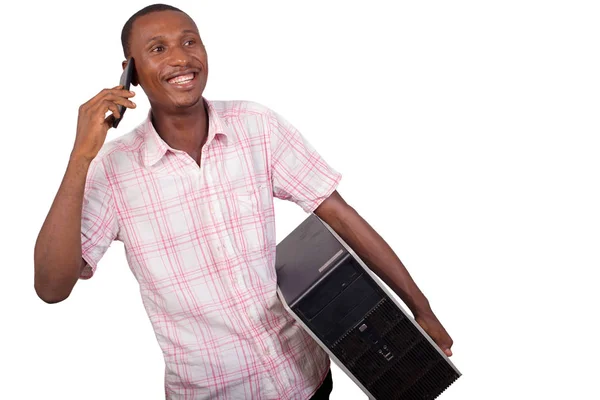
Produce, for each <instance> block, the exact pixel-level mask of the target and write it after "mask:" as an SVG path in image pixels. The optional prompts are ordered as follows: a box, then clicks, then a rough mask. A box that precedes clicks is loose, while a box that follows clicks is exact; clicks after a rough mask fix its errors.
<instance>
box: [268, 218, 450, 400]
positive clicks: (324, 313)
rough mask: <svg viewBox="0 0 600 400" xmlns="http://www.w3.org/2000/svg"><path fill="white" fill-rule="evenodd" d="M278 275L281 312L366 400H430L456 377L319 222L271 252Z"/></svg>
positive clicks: (362, 266)
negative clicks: (311, 340)
mask: <svg viewBox="0 0 600 400" xmlns="http://www.w3.org/2000/svg"><path fill="white" fill-rule="evenodd" d="M276 270H277V284H278V290H277V292H278V295H279V297H280V299H281V301H282V303H283V304H284V306H285V308H286V310H287V311H288V312H289V313H290V314H291V315H292V316H293V317H294V318H295V319H296V320H297V321H298V322H299V323H300V325H301V326H303V328H304V329H305V330H306V331H307V332H308V333H309V334H310V335H311V336H312V337H313V339H315V341H316V342H317V343H319V344H320V345H321V347H323V349H324V350H325V351H327V353H329V356H330V358H331V359H332V360H333V361H334V362H335V363H336V364H337V365H338V366H339V367H340V368H341V369H342V370H343V371H344V372H346V374H348V376H349V377H350V378H351V379H352V380H353V381H354V382H355V383H356V384H357V385H358V386H359V387H360V388H361V389H362V390H363V391H364V392H365V394H366V395H367V396H368V397H369V398H371V399H381V400H394V399H401V400H413V399H419V400H428V399H434V398H436V397H438V396H439V395H440V394H441V393H442V392H443V391H444V390H446V388H448V387H449V386H450V385H451V384H452V383H453V382H454V381H455V380H456V379H458V377H459V376H460V375H461V373H460V372H459V371H458V369H457V368H456V367H455V366H454V364H453V363H452V362H451V361H450V360H449V359H448V357H447V356H446V355H445V354H444V353H443V351H442V350H441V349H440V348H439V347H438V346H437V345H436V344H435V342H434V341H433V340H432V339H431V338H430V337H429V335H427V333H426V332H425V331H424V330H423V329H422V328H421V326H420V325H419V324H418V323H416V321H415V320H414V319H413V317H412V316H411V315H410V314H408V313H407V312H406V311H404V309H403V306H402V305H401V304H399V303H398V302H397V301H396V299H394V297H393V296H392V295H391V293H389V291H388V289H387V288H385V287H384V286H382V285H381V284H380V283H379V281H378V280H377V279H378V278H377V277H376V275H375V274H374V273H373V272H372V271H371V270H370V269H369V268H368V267H367V266H366V265H365V263H364V262H363V261H362V260H361V259H360V258H359V257H358V256H357V255H356V253H355V252H354V251H353V250H352V249H351V248H350V247H349V246H348V245H347V244H346V243H345V242H344V241H343V239H341V238H340V237H339V236H338V235H337V234H336V232H335V231H333V229H331V227H329V226H328V225H327V224H326V223H325V222H324V221H322V220H321V219H320V218H319V217H318V216H317V215H315V214H311V215H310V216H309V217H308V218H307V219H306V220H304V221H303V222H302V223H301V224H300V225H299V226H298V227H297V228H296V229H295V230H294V231H293V232H292V233H290V234H289V235H288V236H287V237H286V238H285V239H284V240H282V241H281V242H280V243H279V244H278V245H277V256H276Z"/></svg>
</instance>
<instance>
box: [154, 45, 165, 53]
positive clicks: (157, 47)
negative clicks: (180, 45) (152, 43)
mask: <svg viewBox="0 0 600 400" xmlns="http://www.w3.org/2000/svg"><path fill="white" fill-rule="evenodd" d="M163 50H164V47H162V46H156V47H155V48H153V49H152V51H153V52H155V53H156V52H159V51H163Z"/></svg>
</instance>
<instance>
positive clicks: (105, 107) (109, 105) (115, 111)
mask: <svg viewBox="0 0 600 400" xmlns="http://www.w3.org/2000/svg"><path fill="white" fill-rule="evenodd" d="M107 111H112V115H114V116H115V117H116V118H121V113H120V112H119V107H117V104H116V103H115V102H112V101H109V100H104V101H103V102H102V115H104V114H106V112H107Z"/></svg>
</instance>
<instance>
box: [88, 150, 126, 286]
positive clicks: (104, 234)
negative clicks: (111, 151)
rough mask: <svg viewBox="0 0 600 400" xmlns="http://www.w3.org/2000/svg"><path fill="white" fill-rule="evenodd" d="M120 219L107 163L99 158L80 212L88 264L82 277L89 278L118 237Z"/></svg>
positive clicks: (95, 161)
mask: <svg viewBox="0 0 600 400" xmlns="http://www.w3.org/2000/svg"><path fill="white" fill-rule="evenodd" d="M117 233H118V221H117V218H116V212H115V207H114V198H113V194H112V189H111V187H110V184H109V181H108V178H107V176H106V171H105V169H104V164H103V161H102V160H101V159H99V157H96V158H95V159H94V160H93V161H92V163H91V164H90V167H89V169H88V173H87V178H86V182H85V189H84V194H83V208H82V213H81V255H82V258H83V259H84V260H85V261H86V262H87V264H88V265H87V266H86V267H85V268H84V269H83V271H82V272H81V274H80V276H79V278H80V279H89V278H91V277H92V276H93V275H94V273H95V272H96V267H97V265H98V262H99V261H100V259H101V258H102V256H103V255H104V253H106V250H108V248H109V247H110V245H111V243H112V242H113V240H115V238H116V237H117Z"/></svg>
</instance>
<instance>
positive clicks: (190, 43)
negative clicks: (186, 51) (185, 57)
mask: <svg viewBox="0 0 600 400" xmlns="http://www.w3.org/2000/svg"><path fill="white" fill-rule="evenodd" d="M188 43H189V44H188ZM194 43H195V42H194V41H193V40H188V41H187V42H185V43H184V44H185V45H187V46H191V45H192V44H194Z"/></svg>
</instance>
